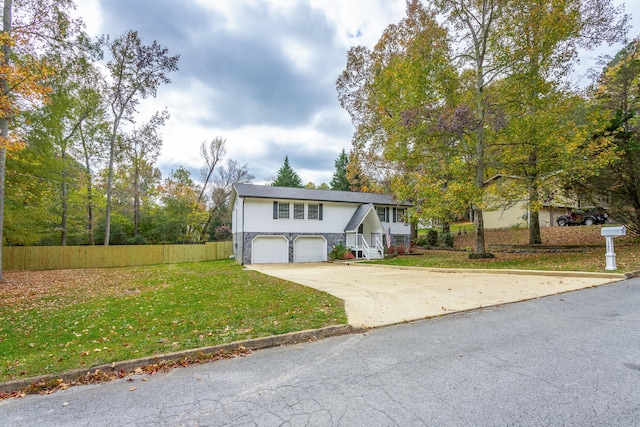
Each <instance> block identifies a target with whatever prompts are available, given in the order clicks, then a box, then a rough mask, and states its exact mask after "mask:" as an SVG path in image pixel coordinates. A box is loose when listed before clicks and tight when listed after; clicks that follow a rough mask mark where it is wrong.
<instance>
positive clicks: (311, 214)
mask: <svg viewBox="0 0 640 427" xmlns="http://www.w3.org/2000/svg"><path fill="white" fill-rule="evenodd" d="M307 218H309V219H318V220H320V221H322V203H309V206H308V214H307Z"/></svg>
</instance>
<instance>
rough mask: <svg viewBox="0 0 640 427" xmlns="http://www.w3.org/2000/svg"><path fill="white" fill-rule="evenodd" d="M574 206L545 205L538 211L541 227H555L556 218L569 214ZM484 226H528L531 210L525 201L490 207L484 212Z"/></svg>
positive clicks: (489, 227)
mask: <svg viewBox="0 0 640 427" xmlns="http://www.w3.org/2000/svg"><path fill="white" fill-rule="evenodd" d="M571 210H572V208H570V207H562V206H552V205H545V206H543V207H542V208H541V209H540V210H539V211H538V222H539V223H540V227H553V226H555V225H557V224H556V219H558V217H559V216H561V215H567V214H568V213H570V212H571ZM482 219H483V220H484V228H485V229H487V230H490V229H494V228H510V227H528V226H529V210H528V208H527V203H526V202H524V201H520V202H517V203H515V204H510V205H508V206H506V207H500V208H497V209H488V210H484V211H483V212H482Z"/></svg>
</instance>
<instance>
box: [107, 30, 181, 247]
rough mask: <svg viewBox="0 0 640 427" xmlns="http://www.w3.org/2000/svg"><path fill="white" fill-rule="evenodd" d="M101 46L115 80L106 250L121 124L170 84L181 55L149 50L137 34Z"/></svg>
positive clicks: (111, 100) (155, 45)
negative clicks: (159, 90)
mask: <svg viewBox="0 0 640 427" xmlns="http://www.w3.org/2000/svg"><path fill="white" fill-rule="evenodd" d="M102 42H103V44H104V45H105V46H106V47H107V49H108V50H109V53H110V55H111V60H110V61H109V62H108V63H107V69H108V70H109V72H110V73H111V78H112V80H113V81H112V84H111V88H110V97H109V104H110V107H111V114H112V116H113V117H112V119H113V122H112V126H111V134H110V138H109V168H108V170H109V172H108V174H109V175H108V178H107V206H106V211H105V234H104V244H105V246H107V245H109V234H110V232H111V197H112V186H113V168H114V162H115V158H116V155H117V154H118V153H117V145H118V135H119V130H120V124H121V123H122V122H123V121H129V122H133V119H134V114H135V113H136V106H137V105H138V104H139V103H140V99H139V98H142V99H145V98H147V97H149V96H151V97H155V96H156V95H157V91H158V87H159V86H160V85H161V84H163V83H165V84H167V83H170V82H171V79H169V77H168V74H169V73H170V72H172V71H177V70H178V59H179V55H176V56H169V51H168V49H167V48H163V47H161V46H160V45H159V44H158V43H157V42H155V41H154V42H153V43H152V44H151V45H149V46H145V45H143V44H142V41H141V40H140V38H139V37H138V33H137V31H132V30H131V31H128V32H126V33H125V34H123V35H122V36H120V37H118V38H117V39H115V40H113V41H110V40H109V39H108V38H103V40H102Z"/></svg>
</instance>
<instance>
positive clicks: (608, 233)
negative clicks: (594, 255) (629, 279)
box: [600, 225, 627, 270]
mask: <svg viewBox="0 0 640 427" xmlns="http://www.w3.org/2000/svg"><path fill="white" fill-rule="evenodd" d="M600 235H601V236H602V237H604V238H605V239H606V244H607V253H606V254H605V255H604V257H605V270H616V269H617V267H616V252H615V250H614V248H613V239H614V237H618V236H626V235H627V229H626V227H625V226H624V225H621V226H620V227H602V229H600Z"/></svg>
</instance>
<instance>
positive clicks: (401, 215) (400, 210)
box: [393, 208, 406, 222]
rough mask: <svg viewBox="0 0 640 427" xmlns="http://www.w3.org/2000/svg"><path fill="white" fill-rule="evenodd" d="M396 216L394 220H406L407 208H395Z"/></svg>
mask: <svg viewBox="0 0 640 427" xmlns="http://www.w3.org/2000/svg"><path fill="white" fill-rule="evenodd" d="M393 211H394V213H395V215H396V217H395V218H394V220H393V222H404V217H405V213H406V209H405V208H397V209H394V210H393Z"/></svg>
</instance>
